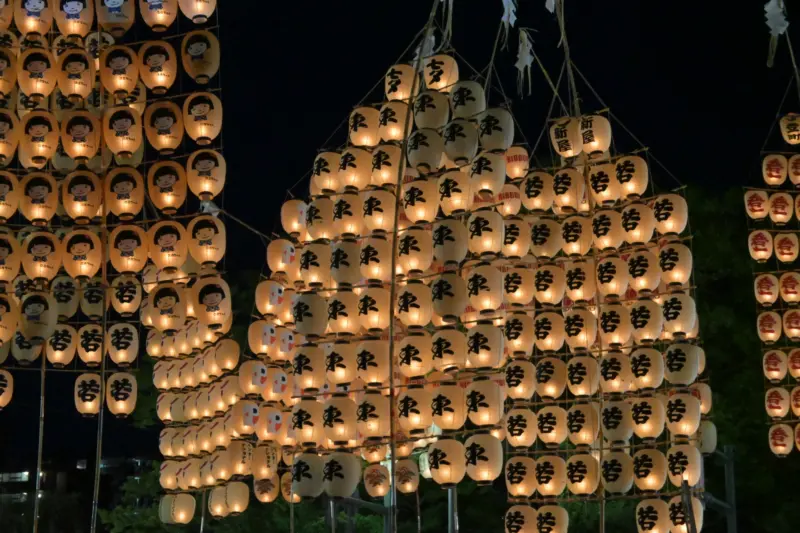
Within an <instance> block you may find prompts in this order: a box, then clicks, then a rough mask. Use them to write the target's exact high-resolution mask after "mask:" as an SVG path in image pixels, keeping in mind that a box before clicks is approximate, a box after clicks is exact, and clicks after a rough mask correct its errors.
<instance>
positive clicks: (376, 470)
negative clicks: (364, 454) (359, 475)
mask: <svg viewBox="0 0 800 533" xmlns="http://www.w3.org/2000/svg"><path fill="white" fill-rule="evenodd" d="M389 479H390V474H389V469H388V468H386V467H385V466H383V465H380V464H373V465H369V466H368V467H367V468H365V469H364V488H365V489H366V490H367V494H368V495H369V496H370V497H371V498H383V497H384V496H386V494H388V493H389V487H390V483H389Z"/></svg>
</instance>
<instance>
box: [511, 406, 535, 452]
mask: <svg viewBox="0 0 800 533" xmlns="http://www.w3.org/2000/svg"><path fill="white" fill-rule="evenodd" d="M505 419H506V440H507V441H508V443H509V444H510V445H511V446H513V447H515V448H529V447H531V446H532V445H533V443H534V442H535V441H536V413H534V412H533V411H532V410H530V409H525V408H518V409H512V410H510V411H509V412H508V414H507V415H506V417H505Z"/></svg>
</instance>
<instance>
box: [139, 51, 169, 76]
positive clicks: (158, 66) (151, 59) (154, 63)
mask: <svg viewBox="0 0 800 533" xmlns="http://www.w3.org/2000/svg"><path fill="white" fill-rule="evenodd" d="M167 61H169V52H167V49H166V48H164V47H163V46H151V47H150V48H148V49H147V51H146V52H145V53H144V64H145V65H147V66H148V67H149V68H150V72H162V71H163V70H164V63H166V62H167Z"/></svg>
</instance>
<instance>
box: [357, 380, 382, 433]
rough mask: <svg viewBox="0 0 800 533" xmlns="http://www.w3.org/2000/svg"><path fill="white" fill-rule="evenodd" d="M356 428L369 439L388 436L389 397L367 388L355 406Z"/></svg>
mask: <svg viewBox="0 0 800 533" xmlns="http://www.w3.org/2000/svg"><path fill="white" fill-rule="evenodd" d="M356 419H357V428H358V432H359V434H360V435H362V436H363V437H364V439H366V441H367V442H369V441H370V440H380V439H383V438H386V437H387V436H389V433H390V427H389V420H390V419H389V399H388V398H387V397H385V396H383V395H382V394H381V393H380V391H373V390H367V391H366V392H365V393H364V395H363V397H362V398H361V400H360V402H359V403H358V406H357V408H356Z"/></svg>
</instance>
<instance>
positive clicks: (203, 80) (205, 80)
mask: <svg viewBox="0 0 800 533" xmlns="http://www.w3.org/2000/svg"><path fill="white" fill-rule="evenodd" d="M210 80H211V78H209V77H208V76H206V75H205V74H201V75H200V76H197V77H196V78H195V79H194V81H196V82H197V83H199V84H200V85H206V84H207V83H208V82H209V81H210Z"/></svg>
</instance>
